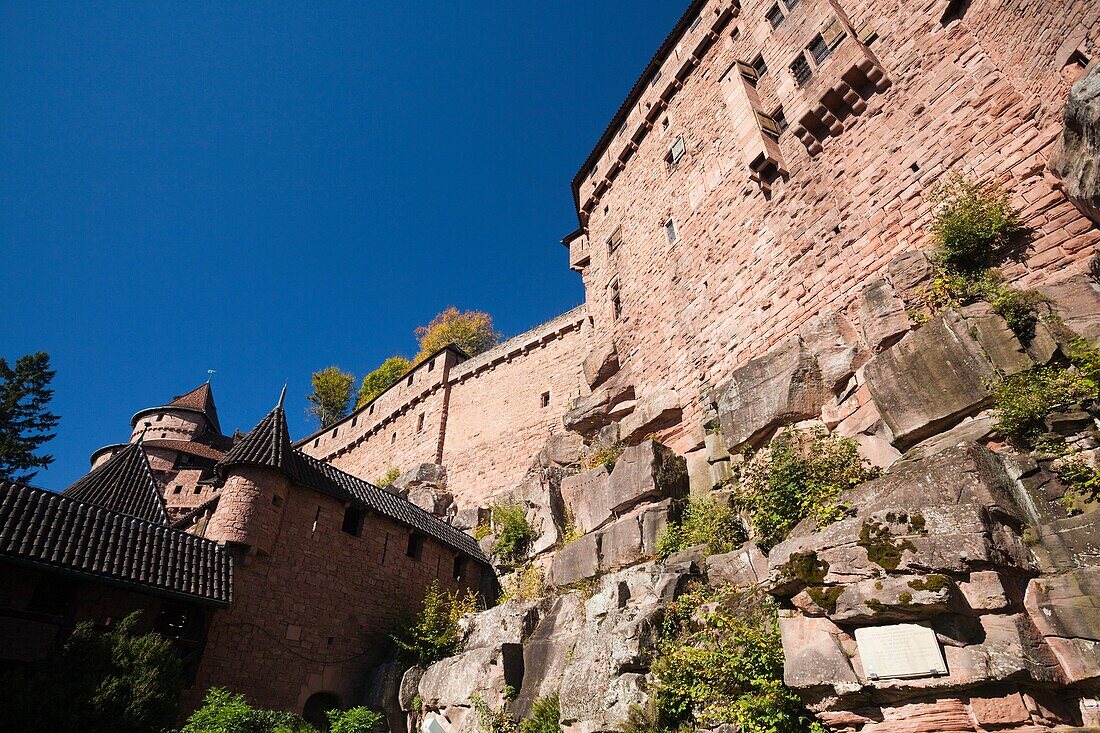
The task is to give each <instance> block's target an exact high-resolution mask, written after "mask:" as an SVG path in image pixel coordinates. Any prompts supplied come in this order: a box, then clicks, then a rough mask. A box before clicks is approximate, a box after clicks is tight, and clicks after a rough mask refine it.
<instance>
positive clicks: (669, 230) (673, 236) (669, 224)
mask: <svg viewBox="0 0 1100 733" xmlns="http://www.w3.org/2000/svg"><path fill="white" fill-rule="evenodd" d="M665 238H666V239H668V243H669V244H676V240H678V239H679V238H680V233H679V232H677V231H676V221H675V220H674V219H672V218H671V217H670V218H669V219H668V221H666V222H665Z"/></svg>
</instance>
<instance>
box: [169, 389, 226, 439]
mask: <svg viewBox="0 0 1100 733" xmlns="http://www.w3.org/2000/svg"><path fill="white" fill-rule="evenodd" d="M167 407H187V408H190V409H192V410H198V411H199V412H201V413H202V414H204V415H206V418H207V420H209V421H210V426H211V427H212V428H214V430H216V431H218V432H219V433H220V432H221V431H222V426H221V423H220V422H218V408H217V406H216V405H215V404H214V391H213V388H212V387H211V386H210V382H206V383H205V384H201V385H199V386H198V387H195V389H193V390H191V391H190V392H188V393H186V394H181V395H177V396H176V397H174V398H173V399H172V401H171V402H169V403H168V405H167Z"/></svg>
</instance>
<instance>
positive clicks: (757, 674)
mask: <svg viewBox="0 0 1100 733" xmlns="http://www.w3.org/2000/svg"><path fill="white" fill-rule="evenodd" d="M709 609H713V610H709ZM652 671H653V674H654V675H655V677H656V678H657V681H656V684H655V686H654V688H653V689H652V690H651V695H652V698H651V700H652V705H651V708H650V709H649V710H648V711H641V710H637V711H634V712H633V713H632V715H631V718H630V719H628V721H627V725H626V726H624V728H625V729H629V730H630V731H632V733H650V731H655V730H678V729H679V730H696V729H699V728H714V727H717V726H719V725H723V724H731V725H735V726H738V729H739V730H740V731H742V732H743V733H774V732H776V731H779V732H782V733H811V732H812V733H824V728H823V727H822V726H821V725H820V724H818V723H816V722H815V721H814V720H813V718H812V716H811V715H810V714H809V713H808V712H807V710H806V708H805V706H804V705H803V704H802V702H801V701H800V700H799V698H798V696H797V695H795V694H794V692H793V691H791V690H790V689H789V688H787V687H786V686H785V685H784V684H783V646H782V643H781V641H780V636H779V628H778V620H777V615H776V606H775V603H774V601H772V600H771V599H770V598H768V597H767V596H765V595H764V594H761V593H752V594H738V593H736V592H734V591H732V590H729V589H724V590H721V591H717V592H716V591H714V590H713V589H708V588H706V587H705V586H700V587H697V588H696V589H694V590H692V591H690V592H689V593H687V594H685V595H683V596H681V597H680V598H679V599H677V600H676V601H675V602H673V603H672V604H671V605H670V607H669V609H668V611H667V612H666V618H665V623H664V628H663V633H662V636H661V639H660V641H659V642H658V644H657V654H656V658H655V659H654V662H653V666H652Z"/></svg>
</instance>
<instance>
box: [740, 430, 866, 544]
mask: <svg viewBox="0 0 1100 733" xmlns="http://www.w3.org/2000/svg"><path fill="white" fill-rule="evenodd" d="M877 475H878V471H877V470H876V469H874V468H872V467H871V465H870V464H869V463H867V461H865V460H864V459H863V458H862V457H861V456H860V455H859V450H858V445H857V443H856V442H855V441H854V440H850V439H848V438H838V437H836V436H829V435H825V433H824V431H822V430H811V431H797V430H786V431H784V432H782V433H780V434H779V435H778V436H777V437H776V438H775V440H773V441H772V442H771V443H770V444H769V445H768V446H767V447H766V448H764V449H763V450H761V451H760V452H758V453H757V454H756V455H754V456H753V457H752V458H751V459H750V460H749V461H747V462H746V463H745V464H744V466H743V467H742V468H741V470H740V473H739V476H738V478H737V481H736V483H735V492H736V501H737V502H738V504H739V505H740V506H741V507H743V508H744V509H746V510H747V511H748V512H749V515H750V517H751V518H752V524H753V527H754V529H755V530H756V534H757V537H756V543H757V544H758V545H759V546H760V547H761V548H762V549H764V550H765V551H767V550H770V549H771V548H772V547H774V546H775V545H776V544H777V543H779V542H780V541H782V540H783V539H784V538H785V537H786V536H787V534H788V533H789V532H790V531H791V529H792V528H793V527H794V526H795V525H796V524H798V523H799V522H801V521H802V520H803V519H806V518H807V517H809V518H811V519H813V520H814V521H815V522H816V523H817V525H818V527H825V526H827V525H829V524H832V523H833V522H836V521H838V520H840V519H843V518H844V517H845V516H847V515H849V514H850V513H851V510H850V508H849V507H847V506H846V505H844V504H842V503H841V502H840V495H841V492H843V491H844V490H845V489H850V488H852V487H853V486H857V485H858V484H861V483H863V482H864V481H867V480H868V479H871V478H874V477H875V476H877Z"/></svg>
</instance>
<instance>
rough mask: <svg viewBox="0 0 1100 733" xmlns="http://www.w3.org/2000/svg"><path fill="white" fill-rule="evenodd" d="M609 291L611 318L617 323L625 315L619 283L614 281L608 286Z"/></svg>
mask: <svg viewBox="0 0 1100 733" xmlns="http://www.w3.org/2000/svg"><path fill="white" fill-rule="evenodd" d="M607 290H608V299H609V300H610V301H611V318H612V320H615V321H617V320H619V317H620V316H622V314H623V301H622V299H621V298H620V297H619V281H618V280H612V281H611V284H610V285H608V286H607Z"/></svg>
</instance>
